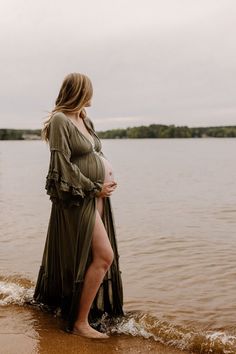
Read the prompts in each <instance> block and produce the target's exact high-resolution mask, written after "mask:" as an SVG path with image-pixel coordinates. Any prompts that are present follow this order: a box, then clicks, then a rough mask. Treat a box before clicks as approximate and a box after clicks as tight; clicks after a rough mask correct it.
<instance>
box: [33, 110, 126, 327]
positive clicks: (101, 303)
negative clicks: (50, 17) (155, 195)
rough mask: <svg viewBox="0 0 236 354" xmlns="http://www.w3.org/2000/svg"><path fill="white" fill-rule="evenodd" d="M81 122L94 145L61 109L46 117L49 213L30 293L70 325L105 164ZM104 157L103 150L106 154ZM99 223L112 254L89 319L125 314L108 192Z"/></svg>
mask: <svg viewBox="0 0 236 354" xmlns="http://www.w3.org/2000/svg"><path fill="white" fill-rule="evenodd" d="M84 123H85V125H86V127H87V129H88V131H89V132H90V134H91V135H92V136H93V138H94V143H95V150H96V151H97V153H96V152H95V151H94V150H93V146H92V144H91V142H90V141H89V139H88V138H86V136H85V135H84V134H83V133H82V132H80V130H79V129H78V128H77V127H76V126H75V124H74V123H73V122H72V121H71V120H70V119H69V118H67V117H66V115H65V114H64V113H62V112H57V113H54V115H53V117H52V118H51V121H50V123H49V146H50V163H49V171H48V174H47V177H46V186H45V189H46V190H47V194H48V195H49V196H50V200H51V201H52V206H51V214H50V218H49V225H48V231H47V237H46V242H45V247H44V252H43V257H42V262H41V266H40V269H39V274H38V278H37V282H36V287H35V291H34V295H33V299H34V301H35V302H36V303H40V304H41V305H45V306H46V307H48V308H51V309H60V310H61V314H62V317H63V318H64V319H65V320H66V321H67V329H68V330H72V329H73V324H74V321H75V319H76V317H77V312H78V304H79V299H80V295H81V290H82V287H83V282H84V277H85V273H86V270H87V268H88V266H89V264H90V263H91V261H92V251H91V238H92V232H93V227H94V224H95V212H96V203H97V199H96V196H95V195H96V192H98V191H100V190H101V189H102V184H103V182H104V178H105V168H104V165H103V162H102V161H101V159H100V157H99V154H100V155H103V156H104V154H103V152H102V150H101V149H102V145H101V141H100V139H99V137H98V136H97V134H96V132H95V130H94V125H93V123H92V121H91V120H90V119H89V118H88V117H86V118H84ZM104 157H105V156H104ZM103 202H104V207H103V217H102V220H103V223H104V226H105V229H106V231H107V234H108V237H109V240H110V243H111V246H112V249H113V252H114V260H113V263H112V265H111V266H110V268H109V270H108V271H107V273H106V275H105V277H104V279H103V282H102V283H101V285H100V288H99V290H98V292H97V294H96V297H95V299H94V301H93V304H92V306H91V309H90V312H89V322H90V323H91V322H93V321H94V320H97V319H99V318H100V317H101V316H102V315H103V314H104V313H107V314H108V315H110V316H112V317H113V316H120V315H124V312H123V309H122V307H123V287H122V279H121V271H120V269H119V254H118V249H117V241H116V232H115V224H114V217H113V211H112V207H111V201H110V197H105V198H104V199H103Z"/></svg>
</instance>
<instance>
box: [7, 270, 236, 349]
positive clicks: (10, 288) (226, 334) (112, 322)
mask: <svg viewBox="0 0 236 354" xmlns="http://www.w3.org/2000/svg"><path fill="white" fill-rule="evenodd" d="M33 291H34V283H33V282H32V281H31V280H29V279H25V278H21V277H17V276H10V277H1V276H0V306H2V307H3V306H13V305H19V306H24V308H25V307H26V306H27V302H29V301H30V300H31V299H32V296H33ZM124 307H125V306H124ZM93 326H94V327H99V328H100V329H102V330H104V331H107V332H108V333H110V334H124V335H129V336H136V337H142V338H149V339H152V340H154V341H157V342H159V343H162V344H164V345H167V346H170V347H173V348H177V349H181V350H187V351H191V352H194V353H202V354H208V353H217V354H221V353H222V354H234V353H236V333H235V330H232V331H228V330H222V329H221V330H215V329H214V330H211V329H207V330H206V329H201V330H200V329H196V328H194V327H193V326H191V327H190V326H184V325H176V324H175V323H172V322H170V321H165V320H160V319H158V317H156V316H154V315H151V314H149V313H145V312H144V311H127V312H125V316H124V317H122V318H112V319H111V318H109V316H107V315H106V314H105V315H104V316H103V317H102V319H101V320H100V321H99V322H97V323H96V322H95V323H93Z"/></svg>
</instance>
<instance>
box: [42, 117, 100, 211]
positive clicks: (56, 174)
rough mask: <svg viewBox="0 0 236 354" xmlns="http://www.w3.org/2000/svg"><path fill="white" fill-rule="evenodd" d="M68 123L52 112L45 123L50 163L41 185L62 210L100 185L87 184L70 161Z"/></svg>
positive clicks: (91, 195)
mask: <svg viewBox="0 0 236 354" xmlns="http://www.w3.org/2000/svg"><path fill="white" fill-rule="evenodd" d="M68 123H69V122H68V121H67V118H66V117H64V115H63V114H61V113H55V114H54V115H53V117H52V118H51V121H50V123H49V146H50V163H49V170H48V174H47V177H46V186H45V189H46V190H47V194H48V195H50V199H51V200H52V201H54V202H58V203H61V204H63V206H65V207H66V206H70V205H80V204H81V201H82V199H83V198H85V197H88V198H93V197H95V196H96V194H97V193H98V192H100V191H101V189H102V185H103V183H102V181H98V182H93V181H91V180H90V179H89V178H87V177H86V176H85V175H84V174H82V172H81V171H80V169H79V167H78V166H77V165H76V164H74V163H72V162H71V160H70V158H71V149H70V129H69V125H68Z"/></svg>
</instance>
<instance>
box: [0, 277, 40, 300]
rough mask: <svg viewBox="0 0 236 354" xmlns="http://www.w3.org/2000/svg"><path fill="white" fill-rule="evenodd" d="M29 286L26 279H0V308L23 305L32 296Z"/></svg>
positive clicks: (31, 289)
mask: <svg viewBox="0 0 236 354" xmlns="http://www.w3.org/2000/svg"><path fill="white" fill-rule="evenodd" d="M29 285H30V281H29V280H26V279H15V278H14V277H5V278H0V306H6V305H10V304H14V305H23V304H24V303H25V302H26V301H28V300H29V299H31V298H32V296H33V291H34V289H33V287H29Z"/></svg>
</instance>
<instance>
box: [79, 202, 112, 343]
mask: <svg viewBox="0 0 236 354" xmlns="http://www.w3.org/2000/svg"><path fill="white" fill-rule="evenodd" d="M99 199H100V198H99ZM92 254H93V260H92V263H91V264H90V266H89V267H88V270H87V272H86V275H85V279H84V285H83V290H82V294H81V298H80V303H79V310H78V316H77V319H76V321H75V323H74V333H77V334H80V335H82V336H86V337H90V338H108V336H107V335H106V334H104V333H101V332H98V331H96V330H95V329H93V328H92V327H91V326H90V325H89V322H88V314H89V310H90V307H91V305H92V302H93V300H94V298H95V295H96V293H97V291H98V289H99V286H100V284H101V282H102V280H103V278H104V275H105V274H106V272H107V270H108V269H109V267H110V265H111V263H112V261H113V257H114V255H113V250H112V247H111V244H110V241H109V239H108V235H107V232H106V229H105V227H104V224H103V222H102V219H101V216H100V213H99V211H98V210H97V209H96V216H95V225H94V230H93V234H92Z"/></svg>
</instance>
